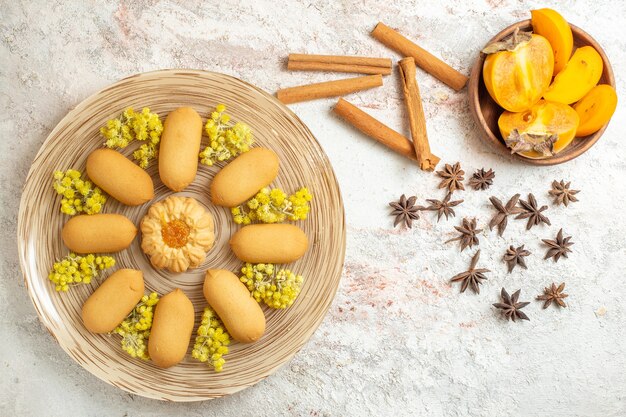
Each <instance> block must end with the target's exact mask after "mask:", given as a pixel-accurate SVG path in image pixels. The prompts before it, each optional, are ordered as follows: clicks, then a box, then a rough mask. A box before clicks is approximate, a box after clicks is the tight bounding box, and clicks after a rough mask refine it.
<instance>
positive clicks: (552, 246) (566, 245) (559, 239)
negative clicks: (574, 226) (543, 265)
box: [541, 229, 574, 262]
mask: <svg viewBox="0 0 626 417" xmlns="http://www.w3.org/2000/svg"><path fill="white" fill-rule="evenodd" d="M571 238H572V237H571V236H568V237H566V238H563V229H561V230H559V233H557V235H556V239H554V240H550V239H541V240H542V241H543V243H545V244H546V245H548V246H549V249H548V251H547V252H546V256H544V258H543V259H548V258H554V262H557V261H558V260H559V259H560V258H561V256H562V257H564V258H567V253H568V252H571V251H572V250H571V249H570V246H572V245H573V244H574V242H570V239H571Z"/></svg>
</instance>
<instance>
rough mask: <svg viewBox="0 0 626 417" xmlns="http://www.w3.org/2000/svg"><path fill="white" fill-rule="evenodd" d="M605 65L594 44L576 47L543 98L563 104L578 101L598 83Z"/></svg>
mask: <svg viewBox="0 0 626 417" xmlns="http://www.w3.org/2000/svg"><path fill="white" fill-rule="evenodd" d="M603 67H604V64H603V63H602V57H601V56H600V54H599V53H598V51H596V50H595V48H594V47H593V46H583V47H581V48H578V49H576V51H575V52H574V55H572V57H571V58H570V60H569V61H568V63H567V65H565V68H563V70H562V71H561V72H559V73H558V74H557V75H556V77H554V81H552V84H551V85H550V87H549V88H548V89H547V90H546V92H545V94H544V95H543V98H545V99H546V100H548V101H556V102H558V103H563V104H572V103H575V102H577V101H578V100H580V99H581V98H583V97H584V96H585V94H587V93H588V92H589V91H590V90H591V89H592V88H593V87H595V85H596V84H598V81H600V77H601V76H602V69H603Z"/></svg>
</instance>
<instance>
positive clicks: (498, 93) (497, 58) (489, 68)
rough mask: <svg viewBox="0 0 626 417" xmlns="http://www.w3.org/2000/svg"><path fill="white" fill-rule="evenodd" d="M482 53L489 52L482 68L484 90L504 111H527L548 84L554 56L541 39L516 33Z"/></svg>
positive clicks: (545, 40)
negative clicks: (485, 89) (485, 88)
mask: <svg viewBox="0 0 626 417" xmlns="http://www.w3.org/2000/svg"><path fill="white" fill-rule="evenodd" d="M483 52H485V53H489V55H488V56H487V58H486V59H485V64H484V66H483V80H484V81H485V87H487V91H488V92H489V95H491V97H492V98H493V99H494V101H495V102H496V103H498V104H499V105H500V106H501V107H503V108H504V109H505V110H508V111H511V112H520V111H524V110H528V109H529V108H531V107H532V105H533V104H535V103H536V102H537V101H539V99H541V96H542V95H543V93H544V92H545V90H546V89H547V88H548V86H549V85H550V81H551V79H552V72H553V69H554V54H553V53H552V47H551V46H550V43H549V42H548V40H547V39H546V38H544V37H543V36H540V35H534V34H533V35H531V34H529V33H524V32H520V33H519V34H518V32H516V33H515V34H513V36H512V38H509V39H507V40H505V41H502V42H496V43H495V44H492V45H489V46H487V48H485V49H484V50H483Z"/></svg>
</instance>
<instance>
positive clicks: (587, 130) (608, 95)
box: [574, 84, 617, 136]
mask: <svg viewBox="0 0 626 417" xmlns="http://www.w3.org/2000/svg"><path fill="white" fill-rule="evenodd" d="M616 107H617V94H616V93H615V89H614V88H613V87H611V86H610V85H608V84H600V85H596V86H595V87H593V88H592V89H591V91H589V92H588V93H587V94H586V95H585V97H583V98H581V99H580V101H579V102H578V103H576V104H574V110H576V113H578V117H579V118H580V124H579V125H578V130H576V136H588V135H591V134H592V133H596V132H597V131H598V130H600V129H601V128H602V126H604V125H605V124H607V123H608V122H609V120H610V119H611V117H612V116H613V113H615V108H616Z"/></svg>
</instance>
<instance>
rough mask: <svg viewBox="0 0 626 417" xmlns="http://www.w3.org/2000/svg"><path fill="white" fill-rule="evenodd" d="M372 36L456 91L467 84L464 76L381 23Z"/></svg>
mask: <svg viewBox="0 0 626 417" xmlns="http://www.w3.org/2000/svg"><path fill="white" fill-rule="evenodd" d="M372 36H373V37H375V38H376V39H378V40H379V41H380V42H382V43H384V44H385V45H387V46H388V47H389V48H391V49H394V50H396V51H398V52H400V53H401V54H403V55H404V56H410V57H413V59H414V60H415V63H416V64H417V66H418V67H420V68H421V69H423V70H424V71H426V72H427V73H429V74H430V75H432V76H434V77H435V78H437V79H439V80H440V81H442V82H444V83H445V84H447V85H448V86H450V87H451V88H453V89H455V90H456V91H459V90H460V89H462V88H463V87H464V86H465V84H466V83H467V80H468V78H467V77H466V76H465V75H463V74H461V73H460V72H458V71H457V70H455V69H454V68H452V67H451V66H450V65H448V64H446V63H445V62H443V61H442V60H440V59H439V58H437V57H436V56H434V55H432V54H431V53H430V52H428V51H426V50H425V49H423V48H421V47H419V46H418V45H416V44H415V43H413V42H411V41H410V40H408V39H407V38H405V37H404V36H402V35H401V34H399V33H398V32H396V31H395V30H393V29H391V28H390V27H389V26H386V25H385V24H383V23H381V22H379V23H378V24H377V25H376V27H375V28H374V30H373V31H372Z"/></svg>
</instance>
